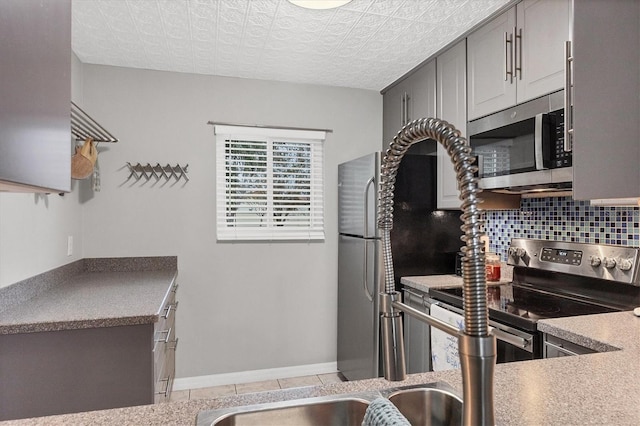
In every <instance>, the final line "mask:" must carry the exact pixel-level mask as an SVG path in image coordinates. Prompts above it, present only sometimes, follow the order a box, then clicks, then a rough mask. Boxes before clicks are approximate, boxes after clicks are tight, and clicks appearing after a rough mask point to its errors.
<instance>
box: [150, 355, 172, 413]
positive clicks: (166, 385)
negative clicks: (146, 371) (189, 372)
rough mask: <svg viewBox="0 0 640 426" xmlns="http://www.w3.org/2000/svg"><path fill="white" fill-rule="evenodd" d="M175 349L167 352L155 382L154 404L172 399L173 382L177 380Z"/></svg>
mask: <svg viewBox="0 0 640 426" xmlns="http://www.w3.org/2000/svg"><path fill="white" fill-rule="evenodd" d="M175 353H176V352H175V349H170V350H167V352H166V356H165V357H164V360H163V363H162V365H161V366H160V368H159V375H158V377H157V378H156V381H155V387H154V388H155V392H154V393H155V395H154V402H155V403H159V402H166V401H169V398H170V397H171V389H172V387H173V380H174V379H175Z"/></svg>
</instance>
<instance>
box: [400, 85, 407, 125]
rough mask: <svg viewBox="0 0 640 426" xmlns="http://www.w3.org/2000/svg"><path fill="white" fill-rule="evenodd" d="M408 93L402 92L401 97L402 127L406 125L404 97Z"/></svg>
mask: <svg viewBox="0 0 640 426" xmlns="http://www.w3.org/2000/svg"><path fill="white" fill-rule="evenodd" d="M405 95H406V93H403V94H402V98H401V99H400V127H401V128H402V127H403V126H404V97H405Z"/></svg>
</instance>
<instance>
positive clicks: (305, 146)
mask: <svg viewBox="0 0 640 426" xmlns="http://www.w3.org/2000/svg"><path fill="white" fill-rule="evenodd" d="M215 134H216V169H217V171H216V180H217V182H216V187H217V234H218V237H217V238H218V240H323V239H324V219H323V216H324V211H323V210H324V204H323V190H324V182H323V142H324V138H325V132H322V131H306V130H283V129H272V128H259V127H240V126H224V125H216V126H215Z"/></svg>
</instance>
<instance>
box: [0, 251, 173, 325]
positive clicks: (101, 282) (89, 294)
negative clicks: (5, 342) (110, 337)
mask: <svg viewBox="0 0 640 426" xmlns="http://www.w3.org/2000/svg"><path fill="white" fill-rule="evenodd" d="M147 259H148V258H147ZM158 259H160V258H158ZM123 262H129V265H128V267H127V265H125V264H124V263H123ZM106 263H108V264H109V265H108V267H103V268H98V267H96V264H97V261H96V260H94V261H93V262H84V264H83V265H82V267H80V268H75V270H74V273H73V274H70V275H69V276H65V277H64V279H61V280H59V282H58V283H56V284H55V285H50V286H47V287H46V288H44V289H43V290H42V291H41V292H39V293H38V294H32V295H29V297H28V298H26V299H25V300H21V301H19V303H13V304H11V305H8V306H7V307H6V308H5V309H4V310H2V311H0V334H14V333H31V332H40V331H56V330H69V329H80V328H93V327H112V326H119V325H136V324H147V323H154V322H157V321H158V315H159V310H160V308H161V307H162V301H163V300H164V297H165V295H166V294H167V292H168V290H169V288H170V285H171V284H172V283H173V282H174V280H175V277H176V274H177V271H176V269H175V267H166V268H164V269H154V268H153V266H149V265H147V267H139V268H135V267H132V266H131V263H132V259H131V258H129V259H127V260H126V261H121V262H119V261H118V260H117V259H109V260H108V261H106V260H102V264H103V266H104V264H106ZM133 263H134V264H135V261H133ZM169 263H171V262H169ZM123 266H124V267H123ZM121 269H124V271H122V270H121ZM136 269H143V270H136ZM145 269H152V270H145ZM13 293H17V292H13Z"/></svg>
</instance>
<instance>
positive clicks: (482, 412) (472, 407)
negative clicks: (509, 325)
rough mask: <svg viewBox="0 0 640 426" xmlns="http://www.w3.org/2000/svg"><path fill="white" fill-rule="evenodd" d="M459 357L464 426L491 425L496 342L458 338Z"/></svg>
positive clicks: (463, 336) (488, 337) (474, 337)
mask: <svg viewBox="0 0 640 426" xmlns="http://www.w3.org/2000/svg"><path fill="white" fill-rule="evenodd" d="M458 353H459V355H460V364H461V367H462V386H463V397H462V400H463V402H464V415H463V421H464V424H465V425H466V426H472V425H494V424H495V418H494V413H493V373H494V370H495V365H496V338H495V337H494V336H491V335H490V336H486V337H477V336H468V335H466V334H460V335H459V336H458Z"/></svg>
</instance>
